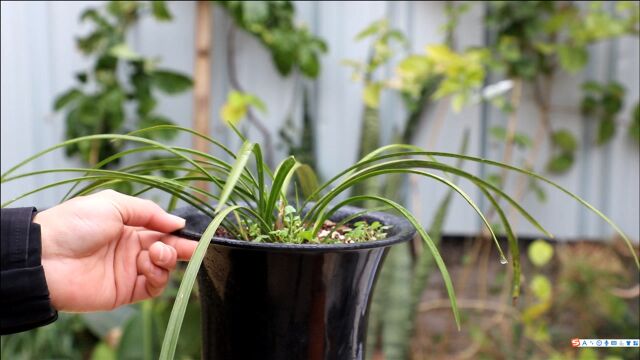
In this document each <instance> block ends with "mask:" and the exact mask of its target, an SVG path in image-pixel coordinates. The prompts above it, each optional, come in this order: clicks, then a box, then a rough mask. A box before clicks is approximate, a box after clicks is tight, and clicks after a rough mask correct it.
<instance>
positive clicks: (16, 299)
mask: <svg viewBox="0 0 640 360" xmlns="http://www.w3.org/2000/svg"><path fill="white" fill-rule="evenodd" d="M35 211H36V209H35V208H32V207H31V208H17V209H2V220H1V225H2V239H1V250H2V256H1V258H2V263H1V265H0V269H1V271H0V280H1V285H0V334H2V335H5V334H10V333H15V332H20V331H25V330H29V329H33V328H35V327H38V326H43V325H47V324H50V323H52V322H53V321H55V320H56V319H57V318H58V313H57V311H56V310H55V309H54V308H53V307H52V305H51V301H50V299H49V289H48V287H47V280H46V278H45V274H44V268H43V267H42V265H41V250H42V249H41V237H40V225H38V224H35V223H33V222H32V219H33V216H34V215H35Z"/></svg>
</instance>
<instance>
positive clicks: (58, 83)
mask: <svg viewBox="0 0 640 360" xmlns="http://www.w3.org/2000/svg"><path fill="white" fill-rule="evenodd" d="M97 3H98V2H89V1H81V2H55V3H51V2H3V3H2V19H1V20H2V23H1V24H2V25H1V26H2V54H1V56H2V59H1V60H2V65H1V66H2V74H1V75H2V77H1V79H2V80H1V82H2V83H1V90H2V103H1V111H2V113H1V114H2V122H1V125H2V158H1V160H2V171H5V170H6V169H7V168H9V167H10V166H12V165H14V164H15V163H17V162H18V161H19V160H20V159H23V158H25V157H27V156H28V155H31V154H33V153H35V152H36V151H38V150H41V149H44V148H45V147H47V146H50V145H52V144H54V143H57V142H59V141H60V140H61V139H62V134H63V120H62V117H61V116H60V115H57V114H53V113H52V110H51V109H52V101H53V98H54V97H55V95H56V94H59V93H60V92H61V91H63V90H65V89H67V88H68V87H69V86H71V85H72V84H73V74H74V73H75V72H76V71H77V70H79V69H81V68H82V67H84V66H86V65H87V61H86V59H84V58H83V57H82V56H81V54H80V53H79V52H78V51H77V50H76V49H75V46H74V37H75V36H76V35H79V34H82V33H83V32H84V31H86V29H85V28H84V27H83V26H82V25H80V24H79V23H78V16H79V14H80V12H81V11H82V10H83V9H84V8H86V7H87V6H90V5H95V4H97ZM170 6H171V9H172V11H173V13H174V15H175V19H174V21H173V22H171V23H169V24H159V23H156V22H154V21H153V20H150V19H145V20H144V21H142V22H141V23H140V24H139V25H138V26H137V27H136V29H135V30H134V31H133V34H132V37H131V42H132V44H133V47H134V48H135V49H136V50H138V51H139V52H141V53H143V54H146V55H152V56H159V57H161V58H162V64H163V65H164V66H167V67H170V68H173V69H176V70H180V71H183V72H186V73H192V67H193V40H194V34H193V32H194V28H195V24H194V19H195V4H194V3H192V2H180V3H171V5H170ZM296 6H297V10H298V14H299V19H300V21H302V22H304V23H306V24H307V25H308V26H309V27H310V28H311V29H312V30H313V31H314V32H315V33H316V34H318V35H320V36H321V37H323V38H324V39H326V40H327V42H328V44H329V48H330V51H329V53H328V54H327V55H326V56H324V57H323V59H322V73H321V75H320V77H319V79H318V80H317V82H315V83H310V82H308V81H307V80H303V79H301V78H300V77H295V76H291V77H289V78H281V77H280V76H279V75H278V74H277V73H276V71H275V70H274V68H273V66H272V65H271V60H270V57H269V54H268V53H267V52H266V51H265V50H264V49H263V48H262V47H261V46H260V45H259V44H258V43H257V42H256V41H255V40H254V39H252V38H250V37H249V36H247V35H245V34H243V33H238V34H237V37H236V51H237V57H238V72H239V78H240V82H241V83H242V84H243V85H244V87H245V88H246V90H248V91H250V92H252V93H255V94H256V95H258V96H259V97H261V98H262V99H263V100H264V101H265V102H266V103H267V105H268V108H269V111H268V114H267V115H265V116H263V118H264V120H265V122H267V123H268V124H269V126H270V128H271V130H272V134H273V137H274V139H277V130H278V129H279V127H280V126H281V124H282V123H283V121H284V119H285V117H286V115H287V114H288V112H289V111H290V109H291V108H292V107H293V109H294V113H295V115H296V117H297V118H299V117H300V111H301V106H300V103H301V100H302V99H301V96H300V94H301V91H300V89H301V86H308V87H309V88H310V89H311V92H312V108H313V116H314V119H315V125H316V128H317V134H318V135H319V138H318V141H317V150H318V153H319V154H320V155H319V168H320V172H321V174H322V175H324V176H329V175H331V174H332V173H334V172H336V171H338V170H339V169H341V168H344V167H346V166H348V165H350V164H352V163H353V162H354V161H355V160H356V148H357V141H358V139H359V131H360V113H361V111H362V105H361V100H360V92H361V85H359V84H357V83H353V82H352V81H351V80H350V69H347V68H346V67H344V66H343V65H342V64H341V61H342V60H343V59H345V58H354V59H363V58H364V57H365V56H366V51H367V44H365V43H356V42H354V36H355V34H357V33H358V32H359V31H360V30H361V29H362V28H364V27H365V26H366V25H367V24H369V23H370V22H372V21H373V20H376V19H380V18H382V17H385V16H386V17H388V18H389V19H390V21H391V23H392V25H393V26H395V27H398V28H399V29H401V30H402V31H404V32H405V33H406V34H407V35H408V36H409V39H410V43H411V47H412V50H413V51H414V52H422V51H423V48H424V46H425V45H427V44H431V43H438V42H441V41H442V40H443V35H442V33H441V31H440V30H439V29H440V26H441V25H442V24H443V23H444V21H445V18H444V15H443V9H444V4H443V3H442V2H404V1H379V2H343V1H341V2H338V1H336V2H329V1H327V2H298V3H297V4H296ZM482 14H483V9H482V7H481V6H475V7H473V10H472V11H471V12H470V13H468V14H466V15H464V17H463V19H462V21H461V22H460V27H459V29H458V31H457V40H458V43H459V46H460V47H464V46H468V45H482V44H483V43H484V42H485V33H484V29H483V27H482V26H481V24H482V18H481V17H482ZM229 26H230V22H229V19H228V18H227V17H226V15H225V14H224V13H222V12H221V11H220V9H218V8H215V10H214V40H213V53H214V56H213V69H212V73H213V76H212V79H211V81H212V89H213V114H212V115H213V116H212V118H213V122H214V123H213V126H212V135H213V136H215V137H217V138H220V139H223V140H225V141H229V142H231V143H232V144H233V139H232V137H231V136H230V135H229V133H228V131H227V129H225V127H224V125H223V124H221V122H220V120H219V116H218V112H219V109H220V107H221V104H222V103H223V102H224V98H225V94H226V93H227V92H228V90H229V85H228V78H227V64H226V54H225V49H226V42H227V31H228V29H229ZM590 51H591V53H592V57H591V59H592V61H591V63H590V64H589V66H588V68H587V70H586V71H585V72H584V74H582V75H579V76H576V77H569V76H566V75H563V76H561V77H560V78H558V79H557V81H556V85H555V87H554V89H553V95H554V99H555V100H554V105H557V107H558V108H561V109H562V108H566V107H571V106H574V107H575V106H576V104H578V102H579V99H580V96H581V95H580V91H579V90H578V89H579V84H580V83H581V82H582V81H583V80H585V79H586V78H591V79H598V80H610V79H615V80H617V81H619V82H621V83H623V84H624V85H625V86H626V87H627V90H628V97H627V99H629V100H630V101H628V103H627V104H626V108H625V111H624V115H623V116H622V118H623V119H628V118H629V113H630V111H629V110H630V108H631V104H630V103H631V102H632V101H635V100H636V99H638V97H639V95H640V94H639V85H638V78H639V76H640V74H639V69H638V66H639V65H638V64H639V58H638V53H639V44H638V38H625V39H622V40H620V41H617V42H610V43H605V44H600V45H597V46H594V47H593V48H592V49H590ZM385 71H387V73H388V74H390V72H391V71H392V68H391V67H389V68H387V69H386V70H385ZM523 96H524V103H523V104H522V106H521V108H520V113H519V120H518V130H519V131H525V132H529V133H531V134H532V133H533V132H534V130H535V124H536V121H537V120H536V118H537V113H536V110H535V107H534V105H533V103H532V102H531V101H530V100H529V99H530V96H528V93H527V92H526V91H525V93H524V94H523ZM382 102H383V109H384V110H383V113H382V115H383V116H382V119H383V130H384V131H385V135H384V136H385V138H386V139H388V138H389V136H390V133H391V129H392V128H393V127H394V125H395V124H399V123H400V122H401V121H402V120H403V109H402V105H401V103H400V102H399V101H398V99H396V98H394V97H393V96H388V95H384V96H383V99H382ZM160 111H161V112H162V113H164V114H167V115H169V116H170V117H171V118H172V119H173V120H174V121H176V122H178V123H179V124H181V125H185V126H189V125H190V123H191V118H192V99H191V94H190V93H187V94H183V95H180V96H177V97H172V98H168V99H166V100H165V101H162V102H161V103H160ZM425 117H426V118H425V119H424V121H423V122H422V124H421V126H420V128H419V129H418V132H417V134H416V144H418V145H422V146H426V145H427V139H428V137H429V136H428V133H429V131H430V129H431V127H432V126H433V124H432V121H430V120H431V118H433V117H434V116H433V112H428V113H427V114H425ZM552 120H553V124H554V126H558V127H563V128H569V129H571V130H572V131H573V132H574V134H576V136H577V137H578V138H579V139H581V144H580V149H579V151H578V161H577V163H576V165H575V166H574V167H573V169H572V170H571V171H570V172H569V173H568V174H566V175H564V176H560V177H552V179H553V180H555V181H558V182H559V183H560V184H562V185H564V186H566V187H568V188H569V189H571V190H573V191H575V192H577V193H578V194H579V195H581V196H583V197H584V198H586V199H587V200H588V201H590V202H591V203H593V204H594V205H596V206H597V207H598V208H600V209H602V210H603V211H604V212H605V213H606V214H610V215H611V217H612V218H613V220H614V221H616V222H617V223H618V224H620V226H621V227H622V228H623V229H624V230H625V231H626V232H627V233H628V234H629V235H630V236H631V237H633V238H634V239H636V240H637V239H638V238H639V237H640V236H639V231H640V230H639V225H638V217H639V209H640V203H639V196H640V195H639V190H638V189H639V185H640V184H639V162H640V156H639V150H638V146H637V145H636V144H634V143H632V142H631V141H629V140H628V137H627V136H626V133H625V132H624V131H618V133H617V134H616V138H615V140H614V141H613V142H612V143H610V144H609V145H607V146H605V147H603V148H597V147H595V146H594V145H593V144H592V141H590V140H589V139H592V138H593V134H594V132H595V125H594V124H593V122H588V121H584V119H581V117H580V116H579V115H578V114H576V113H575V112H566V111H565V110H561V111H558V112H555V113H553V114H552ZM505 121H506V119H505V118H504V116H502V115H501V114H499V113H498V112H497V111H494V110H491V109H489V108H484V109H483V107H482V106H481V105H478V106H472V107H468V108H466V109H464V110H463V111H462V112H460V113H458V114H454V113H450V114H448V115H447V116H446V119H445V123H444V127H443V129H442V131H441V133H440V134H441V135H440V136H439V138H438V139H437V142H436V143H435V144H434V149H437V150H442V151H456V150H457V149H458V147H459V141H460V138H461V134H462V133H463V132H464V130H465V129H469V130H471V139H470V140H471V141H470V147H469V154H472V155H477V156H482V157H488V158H493V159H500V157H501V155H500V151H501V149H500V148H499V147H496V146H495V144H493V143H492V142H491V141H489V139H488V138H487V129H488V128H490V127H491V126H494V125H496V124H503V123H504V122H505ZM626 121H628V120H626ZM256 136H257V135H256ZM178 142H179V143H181V144H184V145H186V144H188V142H189V139H188V138H186V137H184V138H181V139H179V140H178ZM547 145H548V144H543V150H542V153H541V156H540V158H541V159H546V152H547V149H546V146H547ZM516 155H517V156H521V155H520V154H516ZM69 163H72V162H70V161H69V160H68V159H65V158H64V155H63V154H62V153H58V154H56V155H54V156H51V157H49V158H47V159H45V160H41V161H38V162H36V163H35V164H34V165H33V167H32V168H38V169H40V168H49V167H59V166H63V165H65V164H69ZM542 164H543V162H542V161H539V165H538V168H541V167H542ZM465 168H466V169H467V170H470V171H474V172H476V173H480V172H486V169H481V168H480V167H479V166H477V165H473V164H466V165H465ZM49 181H51V178H42V179H29V180H25V181H21V182H20V183H17V182H16V183H9V184H6V185H3V186H2V200H3V201H4V200H7V199H10V198H12V197H13V196H15V195H16V194H19V193H21V192H23V191H25V190H26V189H30V188H33V187H34V186H38V185H42V184H44V183H47V182H49ZM466 185H468V184H466ZM469 189H471V188H470V187H469ZM510 189H511V190H513V188H512V187H511V188H510ZM411 191H413V192H414V193H413V194H412V196H411V198H412V199H413V202H412V206H413V207H414V208H415V209H416V211H418V213H419V214H420V216H421V217H422V218H423V219H425V222H426V223H428V221H429V219H430V218H431V216H432V214H433V212H434V211H435V206H436V204H437V203H438V202H439V199H440V198H441V197H442V195H443V193H444V189H443V188H442V187H441V186H440V185H438V184H434V183H428V182H425V183H421V184H420V185H419V186H418V188H416V189H412V190H411ZM470 194H471V195H472V196H473V197H474V199H478V200H479V196H478V195H479V194H478V192H476V191H473V190H470ZM60 195H61V194H60V192H55V191H50V192H47V193H41V194H39V195H36V196H34V197H31V198H29V199H25V201H21V202H20V203H21V204H39V205H40V206H50V205H52V204H55V203H56V201H57V199H59V198H60ZM548 195H549V196H548V200H547V202H546V203H544V204H541V203H539V202H538V201H537V200H535V199H533V198H532V197H530V198H527V199H526V200H525V201H524V205H525V206H526V208H528V209H531V212H532V214H533V215H534V216H536V217H538V218H539V219H540V221H541V222H542V224H543V225H545V226H546V227H547V228H548V229H549V230H551V231H552V232H553V233H555V234H556V235H557V236H558V237H560V238H579V237H585V236H586V237H607V236H609V235H611V234H612V231H611V230H610V229H609V228H608V227H607V225H606V224H605V223H604V222H602V221H600V220H598V219H597V218H596V217H595V216H593V215H591V214H589V213H588V212H587V211H586V210H584V209H583V208H581V207H580V206H579V205H578V204H577V203H575V202H573V201H571V200H570V199H569V198H568V197H566V196H564V195H562V194H560V193H559V192H556V191H553V190H548ZM479 228H480V222H479V220H478V219H477V217H476V216H475V214H474V212H473V211H472V210H471V209H469V208H468V206H467V205H466V203H464V201H463V200H461V199H457V200H456V202H455V203H454V204H453V206H452V212H451V216H450V217H449V219H448V221H447V224H446V231H448V232H449V233H472V232H475V231H477V230H478V229H479ZM517 229H518V230H519V232H520V233H521V234H523V235H531V234H535V231H533V229H532V228H531V227H530V226H528V224H526V223H525V222H524V221H519V222H518V223H517Z"/></svg>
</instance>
